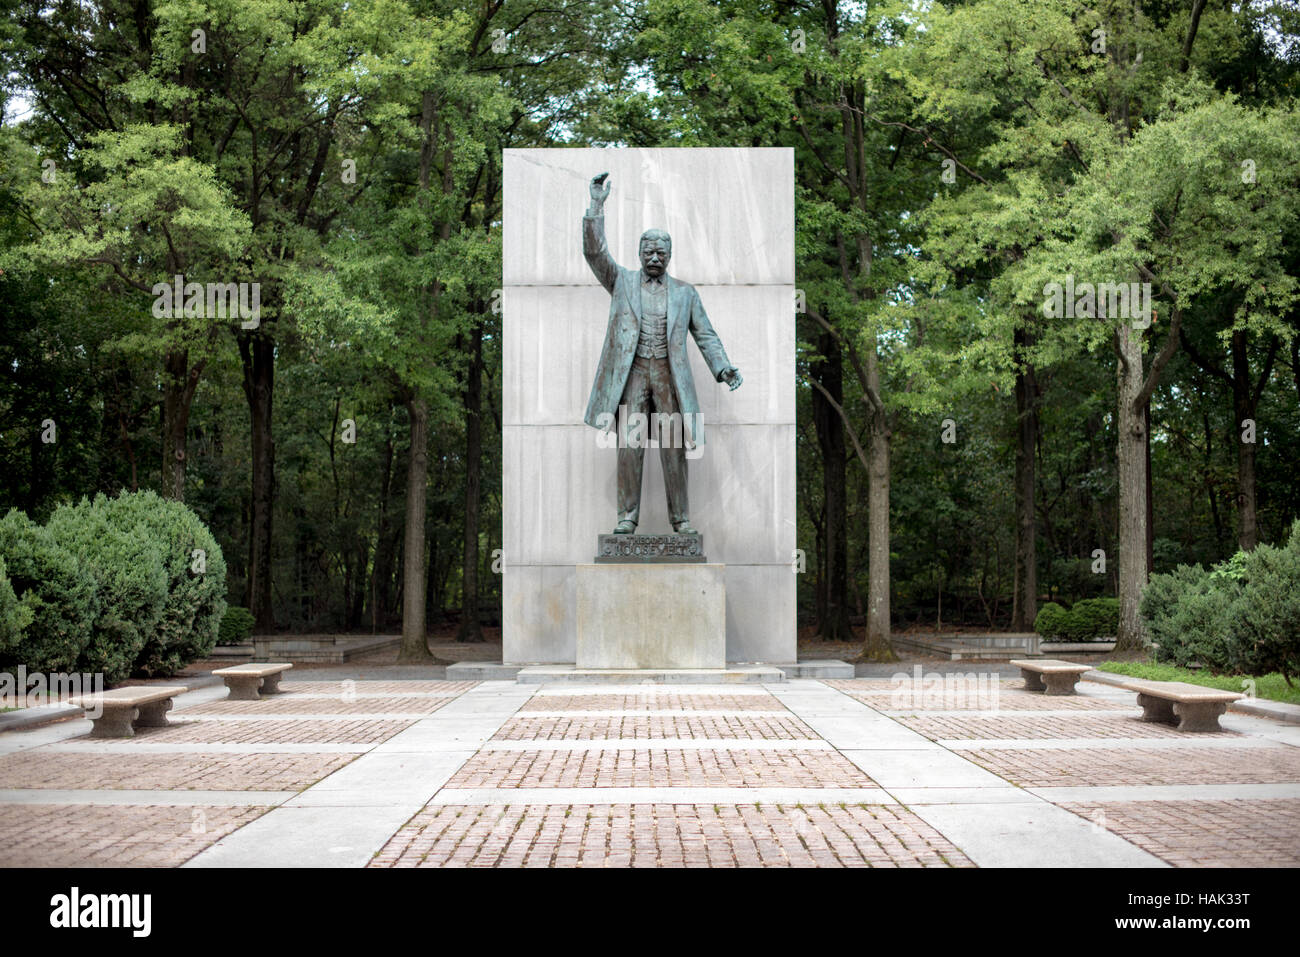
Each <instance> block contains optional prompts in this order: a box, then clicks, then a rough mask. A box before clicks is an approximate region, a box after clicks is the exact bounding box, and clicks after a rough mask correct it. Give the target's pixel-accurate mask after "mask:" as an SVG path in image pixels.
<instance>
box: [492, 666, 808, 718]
mask: <svg viewBox="0 0 1300 957" xmlns="http://www.w3.org/2000/svg"><path fill="white" fill-rule="evenodd" d="M515 680H516V681H518V682H519V684H521V685H533V684H548V683H551V682H566V683H572V684H575V685H583V684H588V685H611V684H614V685H619V684H633V685H635V684H646V683H651V684H665V685H729V684H768V683H771V682H780V681H784V680H785V672H783V671H782V670H781V669H780V668H773V667H766V666H763V665H737V666H733V667H728V668H679V669H655V668H646V669H611V670H595V669H591V668H575V667H573V666H572V665H534V666H531V667H528V668H523V669H520V672H519V675H518V677H517V678H516V679H515ZM574 690H576V689H574ZM692 690H696V689H692ZM569 693H573V692H572V691H570V692H569ZM539 713H545V712H539Z"/></svg>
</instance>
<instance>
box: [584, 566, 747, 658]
mask: <svg viewBox="0 0 1300 957" xmlns="http://www.w3.org/2000/svg"><path fill="white" fill-rule="evenodd" d="M725 573H726V566H724V565H721V564H715V563H707V562H659V563H655V564H640V563H610V564H597V563H594V562H593V563H591V564H581V565H578V566H577V569H576V577H577V597H578V602H577V604H578V608H577V619H578V621H577V624H578V635H577V663H576V665H577V667H578V668H579V669H583V668H594V669H643V668H650V669H655V668H657V669H678V668H681V669H701V668H718V669H721V668H725V667H726V664H727V595H726V580H725Z"/></svg>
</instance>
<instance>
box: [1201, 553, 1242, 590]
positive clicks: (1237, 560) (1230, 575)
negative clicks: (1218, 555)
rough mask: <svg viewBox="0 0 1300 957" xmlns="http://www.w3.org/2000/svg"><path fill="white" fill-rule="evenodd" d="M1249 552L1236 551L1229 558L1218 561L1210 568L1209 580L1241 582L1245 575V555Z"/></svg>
mask: <svg viewBox="0 0 1300 957" xmlns="http://www.w3.org/2000/svg"><path fill="white" fill-rule="evenodd" d="M1249 554H1250V553H1249V552H1245V551H1238V552H1236V553H1235V554H1233V556H1232V557H1231V558H1228V559H1225V560H1224V561H1221V562H1219V563H1218V564H1217V565H1215V566H1214V567H1213V568H1211V569H1210V581H1212V582H1236V583H1237V584H1241V582H1242V581H1243V580H1244V579H1245V577H1246V557H1247V556H1248V555H1249Z"/></svg>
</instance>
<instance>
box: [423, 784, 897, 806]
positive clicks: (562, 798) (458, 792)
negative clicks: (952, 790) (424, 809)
mask: <svg viewBox="0 0 1300 957" xmlns="http://www.w3.org/2000/svg"><path fill="white" fill-rule="evenodd" d="M429 803H430V804H812V805H816V804H897V803H898V802H897V801H895V800H894V798H892V797H891V796H890V795H889V793H888V792H887V791H885V790H884V789H882V788H780V787H775V788H773V787H757V788H729V787H644V788H636V787H633V788H443V789H441V790H440V791H439V792H438V793H437V794H436V795H435V796H434V798H433V800H432V801H430V802H429Z"/></svg>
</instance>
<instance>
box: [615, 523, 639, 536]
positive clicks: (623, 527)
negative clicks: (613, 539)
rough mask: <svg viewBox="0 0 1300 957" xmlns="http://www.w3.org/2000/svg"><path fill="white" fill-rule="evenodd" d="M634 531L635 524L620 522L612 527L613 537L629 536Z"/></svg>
mask: <svg viewBox="0 0 1300 957" xmlns="http://www.w3.org/2000/svg"><path fill="white" fill-rule="evenodd" d="M635 531H636V522H629V521H622V522H619V523H618V524H617V525H615V526H614V534H615V535H631V534H632V533H633V532H635Z"/></svg>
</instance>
